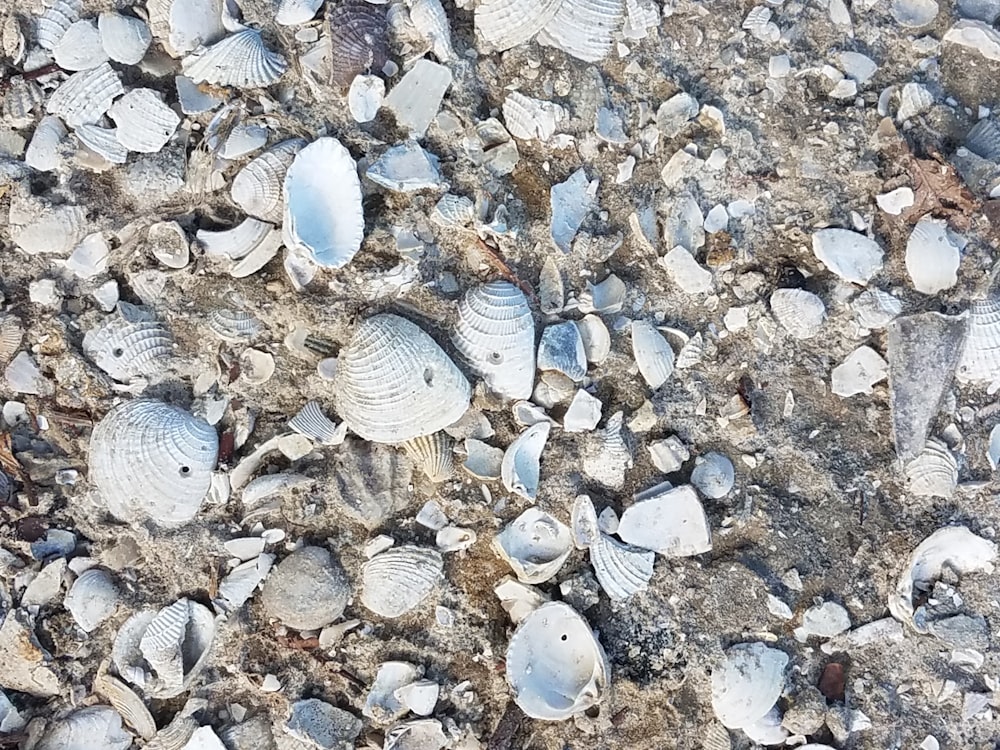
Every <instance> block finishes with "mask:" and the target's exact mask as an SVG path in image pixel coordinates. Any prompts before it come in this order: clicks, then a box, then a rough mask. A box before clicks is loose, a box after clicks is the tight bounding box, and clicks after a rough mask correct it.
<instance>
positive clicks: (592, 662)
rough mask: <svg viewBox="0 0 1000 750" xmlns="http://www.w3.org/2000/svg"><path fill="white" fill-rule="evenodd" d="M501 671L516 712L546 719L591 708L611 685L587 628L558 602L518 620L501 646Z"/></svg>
mask: <svg viewBox="0 0 1000 750" xmlns="http://www.w3.org/2000/svg"><path fill="white" fill-rule="evenodd" d="M506 672H507V682H508V684H509V685H510V687H511V689H512V690H513V691H514V700H515V701H516V702H517V705H518V706H520V707H521V710H522V711H524V712H525V713H526V714H527V715H528V716H531V717H532V718H535V719H545V720H548V721H562V720H564V719H568V718H570V717H571V716H573V715H574V714H578V713H581V712H582V711H586V710H587V709H588V708H590V707H591V706H596V705H597V704H599V703H600V702H601V701H602V700H603V699H604V693H605V691H606V690H607V688H608V686H609V684H610V682H611V669H610V667H609V666H608V662H607V657H606V656H605V655H604V649H602V648H601V644H600V643H599V642H598V641H597V639H596V638H595V637H594V633H593V631H592V630H591V629H590V625H589V624H588V623H587V621H586V620H584V619H583V618H582V617H581V616H580V615H579V614H578V613H577V612H576V611H575V610H574V609H573V608H572V607H570V606H569V605H568V604H564V603H562V602H549V603H547V604H543V605H541V606H540V607H538V608H537V609H535V610H533V611H532V612H530V613H529V614H528V615H527V616H526V617H525V618H524V619H523V620H521V623H520V624H519V625H518V627H517V630H516V631H515V633H514V635H513V636H512V637H511V639H510V644H509V645H508V646H507V669H506Z"/></svg>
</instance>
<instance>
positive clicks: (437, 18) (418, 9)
mask: <svg viewBox="0 0 1000 750" xmlns="http://www.w3.org/2000/svg"><path fill="white" fill-rule="evenodd" d="M406 4H407V6H409V9H410V21H411V22H412V23H413V26H414V28H416V30H417V32H418V33H419V34H420V36H422V37H423V38H424V39H426V40H427V41H428V42H430V45H431V51H432V52H433V53H434V56H435V57H436V58H437V59H438V60H439V61H440V62H443V63H446V62H450V61H451V60H452V59H453V58H454V57H455V51H454V50H453V49H452V47H451V25H450V24H449V23H448V14H447V13H445V10H444V7H443V6H442V5H441V0H407V3H406Z"/></svg>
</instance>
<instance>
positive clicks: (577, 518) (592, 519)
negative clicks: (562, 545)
mask: <svg viewBox="0 0 1000 750" xmlns="http://www.w3.org/2000/svg"><path fill="white" fill-rule="evenodd" d="M571 519H572V524H573V544H574V546H575V547H576V548H577V549H588V548H589V547H592V546H593V545H594V544H596V543H597V542H598V540H599V539H600V535H601V530H600V526H599V525H598V523H597V511H596V510H595V509H594V503H593V501H592V500H591V499H590V496H589V495H577V497H576V500H574V501H573V510H572V514H571Z"/></svg>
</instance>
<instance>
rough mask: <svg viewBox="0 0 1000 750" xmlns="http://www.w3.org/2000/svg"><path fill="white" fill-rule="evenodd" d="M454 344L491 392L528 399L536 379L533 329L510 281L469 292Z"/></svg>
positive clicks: (462, 305) (527, 310) (460, 308)
mask: <svg viewBox="0 0 1000 750" xmlns="http://www.w3.org/2000/svg"><path fill="white" fill-rule="evenodd" d="M451 340H452V343H453V344H454V345H455V348H456V349H458V351H459V352H460V353H461V354H462V356H463V357H464V358H465V360H466V361H467V362H468V364H469V367H470V368H471V369H472V371H473V372H474V373H476V374H477V375H479V376H480V377H482V378H483V380H485V381H486V385H487V387H489V389H490V390H491V391H494V392H495V393H498V394H500V395H502V396H504V397H506V398H514V399H521V398H528V397H529V396H530V395H531V388H532V386H533V385H534V379H535V324H534V321H533V319H532V317H531V309H530V308H529V307H528V300H527V299H526V298H525V296H524V293H523V292H522V291H521V290H520V289H518V288H517V287H516V286H514V285H513V284H511V283H510V282H508V281H491V282H490V283H488V284H484V285H483V286H480V287H475V288H473V289H470V290H469V291H468V292H466V294H465V298H464V299H463V300H462V302H461V303H460V304H459V306H458V320H457V321H456V323H455V330H454V331H453V332H452V335H451Z"/></svg>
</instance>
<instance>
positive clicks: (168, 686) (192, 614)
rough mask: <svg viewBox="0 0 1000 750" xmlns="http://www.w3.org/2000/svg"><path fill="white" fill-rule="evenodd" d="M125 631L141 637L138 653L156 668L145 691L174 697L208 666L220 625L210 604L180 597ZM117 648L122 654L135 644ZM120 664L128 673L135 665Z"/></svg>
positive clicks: (127, 635)
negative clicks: (206, 605)
mask: <svg viewBox="0 0 1000 750" xmlns="http://www.w3.org/2000/svg"><path fill="white" fill-rule="evenodd" d="M135 617H137V615H133V618H130V619H134V618H135ZM126 624H128V623H126ZM140 625H142V627H139V626H140ZM123 630H124V631H125V632H126V637H127V638H134V637H135V636H136V635H138V636H139V640H138V653H139V654H141V655H142V658H143V659H145V660H146V663H147V664H148V665H149V666H150V668H151V669H152V671H153V676H152V678H151V679H149V680H148V681H147V682H146V684H145V685H143V692H145V693H146V695H148V696H149V697H152V698H173V697H174V696H177V695H180V694H181V693H182V692H184V691H185V690H187V689H188V688H189V687H190V686H191V685H192V684H193V683H194V680H195V678H196V677H197V676H198V675H199V674H200V673H201V671H202V670H203V669H204V668H205V664H206V663H207V662H208V656H209V653H210V651H211V648H212V642H213V641H214V640H215V631H216V625H215V616H214V615H213V614H212V612H211V610H209V609H208V607H205V606H204V605H202V604H198V602H193V601H190V600H188V599H178V600H177V601H176V602H174V603H173V604H171V605H170V606H168V607H164V608H163V609H161V610H160V611H159V612H158V613H156V614H155V615H154V616H153V617H152V619H148V620H147V619H146V618H143V619H142V620H140V621H139V622H138V623H136V625H135V626H134V627H133V628H129V629H127V630H126V629H125V627H124V626H123ZM121 637H122V635H121V632H120V633H119V638H121ZM115 647H116V648H117V649H119V652H120V653H122V652H125V651H126V649H132V648H134V647H135V644H134V643H133V644H131V645H126V644H122V645H119V644H118V643H117V641H116V643H115ZM116 666H117V667H118V671H119V673H121V674H125V672H127V671H129V670H128V669H127V666H133V665H123V664H119V663H116ZM123 669H124V670H125V671H123ZM133 671H134V670H133Z"/></svg>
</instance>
